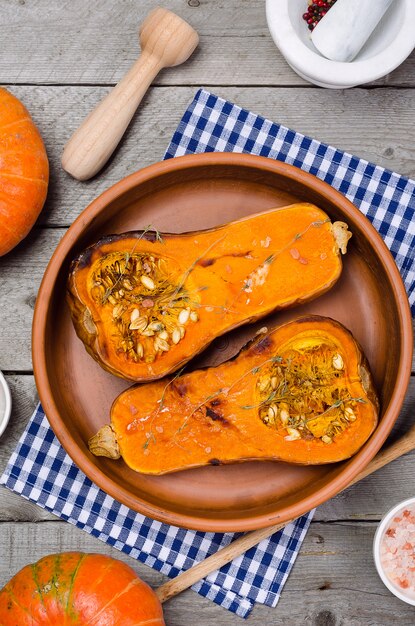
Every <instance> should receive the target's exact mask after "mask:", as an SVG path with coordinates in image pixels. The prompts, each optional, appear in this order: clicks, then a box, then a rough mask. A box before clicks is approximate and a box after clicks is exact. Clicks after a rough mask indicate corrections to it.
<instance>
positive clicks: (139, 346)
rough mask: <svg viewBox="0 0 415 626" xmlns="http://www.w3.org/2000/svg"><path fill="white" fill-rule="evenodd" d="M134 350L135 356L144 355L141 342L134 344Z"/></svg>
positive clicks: (140, 356) (141, 356)
mask: <svg viewBox="0 0 415 626" xmlns="http://www.w3.org/2000/svg"><path fill="white" fill-rule="evenodd" d="M135 351H136V352H137V356H138V357H139V358H140V359H142V358H143V356H144V348H143V344H142V343H138V344H137V345H136V348H135Z"/></svg>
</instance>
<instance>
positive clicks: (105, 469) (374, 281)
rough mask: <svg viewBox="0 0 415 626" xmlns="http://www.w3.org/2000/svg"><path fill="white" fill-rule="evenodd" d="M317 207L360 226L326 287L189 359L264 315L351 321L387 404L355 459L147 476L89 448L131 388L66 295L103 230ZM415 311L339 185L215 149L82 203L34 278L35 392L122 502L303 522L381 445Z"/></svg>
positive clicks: (196, 519) (225, 524)
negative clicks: (79, 322)
mask: <svg viewBox="0 0 415 626" xmlns="http://www.w3.org/2000/svg"><path fill="white" fill-rule="evenodd" d="M298 201H307V202H312V203H315V204H316V205H318V206H320V207H321V208H322V209H323V210H324V211H326V212H327V213H328V215H329V216H330V217H331V219H332V220H343V221H345V222H347V224H348V225H349V228H350V230H351V231H352V233H353V238H352V239H351V241H350V242H349V250H348V253H347V255H346V257H345V258H344V269H343V273H342V276H341V278H340V280H339V281H338V282H337V284H336V285H335V287H334V288H333V289H332V290H330V291H329V292H328V293H326V294H325V295H323V296H322V297H320V298H318V299H316V300H314V301H312V302H310V303H307V304H303V305H300V306H297V307H295V308H292V309H290V310H287V311H283V312H278V313H275V314H274V315H272V316H270V317H269V318H266V321H264V320H261V321H259V322H257V323H256V324H253V325H247V326H243V327H241V328H239V329H237V330H235V331H234V332H232V333H230V334H228V335H225V336H223V337H221V338H219V339H217V340H216V341H215V342H213V344H212V345H211V346H210V347H209V348H208V350H206V351H205V352H204V353H203V354H202V355H201V356H200V357H198V358H197V359H196V360H195V361H194V363H193V365H194V367H200V366H204V365H208V364H209V365H213V364H218V363H220V362H222V361H224V360H225V359H227V358H229V357H230V356H232V355H234V354H235V353H236V352H237V351H238V350H239V348H240V347H241V346H242V345H243V344H244V343H245V342H246V341H247V340H248V339H249V338H250V337H252V336H253V334H254V333H255V331H256V330H258V329H259V328H260V327H262V326H264V324H269V325H270V326H271V325H276V324H278V323H282V322H286V321H288V320H291V319H293V318H295V317H298V316H299V315H304V314H305V313H315V314H320V315H326V316H329V317H332V318H334V319H337V320H338V321H340V322H341V323H342V324H344V325H345V326H346V328H348V329H349V330H351V332H352V333H353V335H354V336H355V338H356V339H357V340H358V341H359V342H360V343H361V345H362V347H363V350H364V352H365V354H366V356H367V357H368V360H369V363H370V366H371V370H372V373H373V376H374V381H375V386H376V388H377V391H378V394H379V398H380V402H381V412H380V421H379V425H378V427H377V428H376V430H375V432H374V434H373V435H372V437H371V438H370V439H369V441H368V442H367V443H366V445H365V446H364V447H363V448H362V449H361V450H360V451H359V452H358V454H356V455H355V456H354V457H353V458H352V459H350V460H348V461H346V462H342V463H338V464H335V465H326V466H315V467H299V466H294V465H288V464H285V463H272V462H252V463H251V462H249V463H242V464H236V465H229V466H219V467H204V468H199V469H193V470H187V471H184V472H179V473H176V474H175V473H173V474H167V475H164V476H145V475H142V474H137V473H136V472H134V471H132V470H130V469H129V468H128V467H127V466H126V465H125V463H124V462H123V461H122V460H119V461H117V462H114V461H111V460H109V459H105V458H102V457H99V458H98V457H94V456H92V454H91V453H90V452H89V450H88V447H87V441H88V439H89V437H91V435H92V434H94V433H95V432H96V431H97V430H98V429H99V428H100V427H101V426H102V425H103V424H104V423H106V422H108V416H109V412H110V407H111V404H112V402H113V400H114V399H115V398H116V396H117V395H118V394H119V393H120V392H121V391H123V390H124V389H126V388H127V387H128V386H130V383H129V382H127V381H123V380H121V379H119V378H116V377H115V376H113V375H111V374H109V373H107V372H105V371H104V370H103V369H102V368H101V367H100V366H99V365H98V364H97V363H96V362H95V361H94V360H93V359H92V358H91V357H90V356H89V355H88V354H87V352H86V351H85V348H84V346H83V344H82V343H81V341H80V340H79V339H78V338H77V336H76V334H75V330H74V328H73V326H72V322H71V319H70V315H69V310H68V307H67V304H66V302H65V288H66V280H67V275H68V269H69V264H70V261H71V260H72V258H74V257H75V256H76V255H77V254H78V253H79V252H80V251H81V250H82V249H83V248H85V247H86V246H88V245H90V244H92V243H93V242H95V241H97V240H98V239H99V238H100V237H102V236H103V235H106V234H112V233H120V232H123V231H128V230H136V229H140V228H143V227H145V226H148V225H149V224H152V226H153V227H154V228H156V229H158V230H159V231H162V232H163V231H164V232H169V231H170V232H184V231H189V230H198V229H203V228H210V227H213V226H216V225H218V224H222V223H224V222H230V221H232V220H235V219H237V218H240V217H242V216H245V215H249V214H251V213H256V212H259V211H264V210H266V209H270V208H272V207H276V206H284V205H287V204H290V203H293V202H298ZM411 359H412V321H411V315H410V310H409V305H408V300H407V296H406V293H405V289H404V286H403V283H402V280H401V277H400V275H399V272H398V270H397V267H396V265H395V263H394V261H393V259H392V256H391V255H390V253H389V251H388V250H387V248H386V246H385V244H384V243H383V241H382V239H381V238H380V236H379V235H378V234H377V232H376V231H375V229H374V228H373V227H372V226H371V225H370V223H369V222H368V220H367V219H366V218H365V217H364V216H363V215H362V214H361V213H360V212H359V211H358V209H356V208H355V207H354V206H353V205H352V204H351V203H350V202H349V201H348V200H346V199H345V198H344V197H343V196H342V195H341V194H340V193H338V192H337V191H335V190H334V189H332V188H331V187H330V186H329V185H327V184H325V183H323V182H321V181H320V180H318V179H317V178H315V177H314V176H312V175H310V174H306V173H304V172H303V171H301V170H299V169H297V168H294V167H292V166H289V165H286V164H283V163H280V162H277V161H273V160H271V159H266V158H262V157H255V156H252V155H244V154H233V153H208V154H200V155H191V156H185V157H181V158H176V159H172V160H168V161H164V162H161V163H157V164H155V165H152V166H150V167H148V168H145V169H143V170H141V171H139V172H136V173H135V174H132V175H131V176H128V177H127V178H125V179H124V180H122V181H120V182H119V183H117V184H116V185H114V186H113V187H111V188H110V189H108V190H107V191H105V192H104V193H103V194H102V195H101V196H99V197H98V198H97V199H96V200H94V201H93V202H92V204H91V205H90V206H89V207H88V208H87V209H85V211H83V212H82V214H81V215H80V216H79V217H78V219H77V220H76V221H75V222H74V224H73V225H72V226H71V228H70V229H69V230H68V232H67V234H66V235H65V237H64V238H63V239H62V241H61V242H60V244H59V245H58V247H57V249H56V251H55V253H54V255H53V257H52V259H51V261H50V263H49V266H48V268H47V270H46V272H45V276H44V279H43V282H42V285H41V287H40V291H39V296H38V298H37V304H36V309H35V315H34V322H33V364H34V371H35V377H36V383H37V387H38V390H39V396H40V399H41V402H42V404H43V407H44V409H45V412H46V415H47V416H48V418H49V421H50V423H51V426H52V428H53V430H54V431H55V433H56V435H57V437H58V438H59V440H60V442H61V443H62V445H63V447H64V448H65V449H66V451H67V452H68V454H69V455H70V456H71V457H72V459H73V461H74V462H75V463H76V464H77V465H78V467H80V468H81V469H82V470H83V471H84V472H85V474H86V475H87V476H89V478H90V479H91V480H93V481H94V482H95V483H96V484H97V485H98V486H99V487H100V488H101V489H103V490H104V491H106V492H107V493H109V494H110V495H111V496H113V497H114V498H116V499H117V500H119V501H120V502H122V503H124V504H125V505H127V506H128V507H130V508H132V509H134V510H136V511H139V512H140V513H143V514H145V515H149V516H150V517H153V518H156V519H159V520H162V521H164V522H167V523H170V524H174V525H177V526H184V527H187V528H196V529H200V530H205V531H206V530H210V531H246V530H251V529H254V528H260V527H266V526H270V525H272V524H275V523H277V522H283V521H285V520H289V519H292V518H295V517H297V516H299V515H301V514H303V513H305V512H307V511H309V510H310V509H312V508H313V507H315V506H316V505H318V504H320V503H321V502H323V501H325V500H327V499H328V498H330V497H332V496H334V495H335V494H336V493H338V492H339V491H341V490H342V489H344V487H345V486H346V485H347V484H348V483H349V482H350V481H351V480H352V479H353V478H354V477H355V476H356V475H357V474H358V473H359V472H360V471H361V470H362V468H363V467H364V466H365V465H366V464H367V463H368V462H369V461H370V459H372V458H373V456H374V455H375V454H376V452H377V451H378V450H379V448H380V447H381V445H382V443H383V442H384V441H385V439H386V437H387V436H388V433H389V432H390V430H391V428H392V426H393V424H394V422H395V420H396V418H397V416H398V414H399V411H400V408H401V406H402V402H403V399H404V395H405V391H406V388H407V385H408V381H409V376H410V372H411Z"/></svg>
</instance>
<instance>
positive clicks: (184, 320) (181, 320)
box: [177, 309, 190, 325]
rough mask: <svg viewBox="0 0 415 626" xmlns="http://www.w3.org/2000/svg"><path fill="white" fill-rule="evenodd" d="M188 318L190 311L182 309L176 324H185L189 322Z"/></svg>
mask: <svg viewBox="0 0 415 626" xmlns="http://www.w3.org/2000/svg"><path fill="white" fill-rule="evenodd" d="M189 317H190V310H189V309H182V310H181V311H180V313H179V315H178V318H177V319H178V322H179V324H181V325H183V324H186V323H187V322H188V321H189Z"/></svg>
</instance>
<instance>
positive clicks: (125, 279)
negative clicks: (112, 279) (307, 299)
mask: <svg viewBox="0 0 415 626" xmlns="http://www.w3.org/2000/svg"><path fill="white" fill-rule="evenodd" d="M122 284H123V286H124V287H125V289H127V290H128V291H132V290H133V289H134V287H133V286H132V284H131V282H130V281H129V280H128V278H124V280H123V281H122Z"/></svg>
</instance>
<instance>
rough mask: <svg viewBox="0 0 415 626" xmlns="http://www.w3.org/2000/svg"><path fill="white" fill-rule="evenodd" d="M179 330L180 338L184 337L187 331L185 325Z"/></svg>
mask: <svg viewBox="0 0 415 626" xmlns="http://www.w3.org/2000/svg"><path fill="white" fill-rule="evenodd" d="M179 332H180V339H183V337H184V335H185V333H186V329H185V327H184V326H179Z"/></svg>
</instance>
